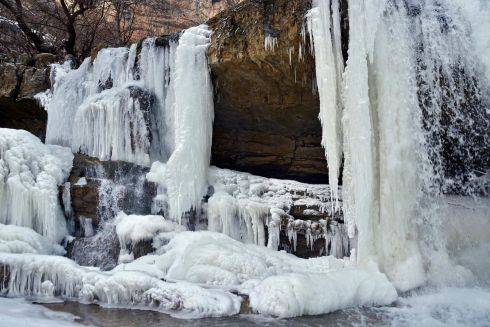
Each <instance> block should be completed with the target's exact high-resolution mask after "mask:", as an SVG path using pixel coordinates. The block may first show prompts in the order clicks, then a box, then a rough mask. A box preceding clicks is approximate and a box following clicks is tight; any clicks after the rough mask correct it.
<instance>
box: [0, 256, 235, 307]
mask: <svg viewBox="0 0 490 327" xmlns="http://www.w3.org/2000/svg"><path fill="white" fill-rule="evenodd" d="M0 264H4V265H7V266H9V267H10V269H11V270H10V282H9V284H8V289H4V290H3V292H5V295H7V296H34V297H42V298H45V299H49V298H53V296H55V295H56V296H61V297H64V298H71V299H78V300H79V301H82V302H96V303H99V304H101V305H107V306H132V307H146V308H151V309H154V310H161V311H165V312H169V313H174V314H176V313H179V314H187V315H188V316H189V317H207V316H223V315H233V314H236V313H238V311H239V309H240V302H241V299H240V298H239V297H238V296H236V295H233V294H231V293H229V292H226V291H223V290H218V289H204V288H202V287H199V286H197V285H191V284H189V283H185V282H179V283H167V282H164V281H162V280H160V279H158V278H155V277H152V276H151V274H148V273H146V272H138V271H131V270H130V269H126V266H125V265H122V266H119V267H117V268H116V269H114V270H113V271H110V272H101V271H100V270H98V269H97V268H87V267H81V266H79V265H77V264H76V263H75V262H73V261H71V260H69V259H67V258H64V257H57V256H42V255H28V254H17V255H12V254H0Z"/></svg>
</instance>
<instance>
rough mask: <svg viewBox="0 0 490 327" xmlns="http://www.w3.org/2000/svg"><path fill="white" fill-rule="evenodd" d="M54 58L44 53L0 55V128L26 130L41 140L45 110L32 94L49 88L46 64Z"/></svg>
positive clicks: (45, 119)
mask: <svg viewBox="0 0 490 327" xmlns="http://www.w3.org/2000/svg"><path fill="white" fill-rule="evenodd" d="M55 60H56V57H55V56H53V55H51V54H47V53H41V54H38V55H36V56H35V57H34V58H29V56H27V55H20V56H19V57H18V58H16V59H15V60H13V59H11V58H0V80H1V81H2V83H1V84H0V127H9V128H17V129H25V130H27V131H29V132H31V133H33V134H34V135H36V136H38V137H39V138H41V139H44V136H45V133H46V121H47V113H46V111H45V110H44V109H43V108H41V107H40V106H39V104H38V103H37V101H36V100H35V99H34V95H35V94H37V93H39V92H41V91H44V90H46V89H47V88H49V86H50V84H49V70H50V69H49V64H50V63H52V62H54V61H55Z"/></svg>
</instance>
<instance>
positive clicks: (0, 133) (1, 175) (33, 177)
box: [0, 128, 73, 243]
mask: <svg viewBox="0 0 490 327" xmlns="http://www.w3.org/2000/svg"><path fill="white" fill-rule="evenodd" d="M72 161H73V155H72V154H71V151H70V150H69V149H67V148H62V147H59V146H53V145H44V144H43V143H41V141H40V140H39V139H38V138H37V137H35V136H34V135H32V134H30V133H29V132H26V131H22V130H11V129H4V128H2V129H0V223H2V224H9V225H17V226H24V227H29V228H32V229H34V230H35V231H36V232H38V233H39V234H41V235H43V236H45V237H47V238H48V239H49V240H50V241H52V242H56V243H58V242H60V241H61V240H62V238H63V237H64V236H65V235H66V234H67V231H66V223H65V217H64V215H63V212H62V210H61V206H60V204H59V201H58V186H59V185H61V184H62V183H63V182H64V181H65V180H66V178H67V177H68V174H69V172H70V170H71V167H72Z"/></svg>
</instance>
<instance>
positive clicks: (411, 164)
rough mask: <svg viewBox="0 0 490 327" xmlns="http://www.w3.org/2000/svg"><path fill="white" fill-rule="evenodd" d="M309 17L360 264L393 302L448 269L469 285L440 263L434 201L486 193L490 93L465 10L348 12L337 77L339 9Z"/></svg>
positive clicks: (321, 8)
mask: <svg viewBox="0 0 490 327" xmlns="http://www.w3.org/2000/svg"><path fill="white" fill-rule="evenodd" d="M471 3H472V5H474V6H478V2H477V1H471ZM313 6H314V8H313V9H312V10H311V11H310V12H309V14H308V24H309V25H308V26H309V32H310V35H311V36H312V39H313V43H314V48H315V60H316V65H317V70H316V72H317V83H318V86H319V94H320V101H321V105H320V119H321V121H322V126H323V138H324V142H323V143H322V144H323V145H324V147H325V149H326V155H327V159H328V164H329V169H330V170H331V169H332V168H333V169H334V170H335V171H337V169H338V168H337V167H338V164H339V162H340V158H341V148H340V146H341V144H342V143H341V142H340V135H341V131H342V133H343V154H344V158H345V163H344V166H345V167H344V172H343V182H344V185H343V199H344V202H343V205H344V208H343V209H344V213H345V220H346V222H347V223H348V227H349V233H350V236H351V237H357V248H356V255H357V262H358V264H360V265H369V264H370V262H375V263H377V265H378V266H379V268H380V269H381V271H383V272H384V273H386V274H387V276H388V277H389V279H390V280H391V281H392V282H393V283H394V285H395V286H396V287H397V289H399V290H401V291H405V290H408V289H412V288H414V287H417V286H420V285H422V284H423V283H424V282H425V281H426V279H427V278H429V279H430V280H431V281H434V279H437V278H445V277H444V276H437V275H438V274H439V273H442V271H443V270H444V268H442V267H441V266H440V265H441V264H443V263H444V262H445V264H447V265H451V267H452V268H453V269H452V274H453V275H454V276H453V277H454V278H453V279H454V280H458V279H461V278H462V276H467V275H468V272H467V271H466V270H465V269H464V268H462V267H459V266H455V265H454V264H451V263H450V260H449V259H447V260H446V259H441V258H443V257H447V254H445V253H446V252H445V251H446V250H445V236H444V235H442V234H443V233H442V231H441V226H442V224H444V223H443V220H444V217H443V216H441V214H440V213H441V207H439V204H440V203H441V202H442V201H440V200H439V199H440V198H441V196H442V194H443V192H456V193H460V194H475V192H482V191H484V188H485V186H484V185H485V184H484V178H485V171H486V170H487V169H488V160H487V159H485V155H484V154H483V153H484V151H485V148H486V149H488V145H489V143H488V128H489V119H488V109H485V108H487V107H488V103H489V102H488V100H489V84H488V77H487V75H486V74H485V70H484V69H481V68H480V67H481V66H482V65H481V63H482V61H483V62H484V61H485V58H484V57H483V56H482V55H484V53H485V51H476V48H475V47H480V49H481V42H478V39H477V36H476V35H475V32H474V31H475V30H477V29H478V27H475V26H471V24H472V21H471V17H470V16H468V13H469V10H468V8H469V7H470V6H471V5H463V4H460V5H458V4H457V3H441V2H440V1H425V2H422V1H420V2H419V1H410V2H407V1H383V0H377V1H349V52H348V53H349V56H348V60H347V64H346V67H345V72H343V73H342V66H341V65H340V64H339V62H340V61H339V60H338V59H336V58H337V57H338V54H339V50H338V47H337V43H336V40H337V39H338V36H337V35H338V33H339V32H338V31H337V23H336V22H337V20H338V14H337V10H338V6H337V4H336V1H333V2H332V3H331V2H330V1H315V2H314V4H313ZM465 14H466V16H465ZM472 28H473V30H472ZM469 35H472V37H469ZM340 84H343V88H342V90H341V91H339V88H338V85H340ZM339 92H341V93H342V99H343V102H340V100H339V98H340V96H339ZM342 105H343V107H342ZM342 108H343V111H341V109H342ZM340 115H341V116H342V118H341V120H342V128H340V123H339V122H340V117H339V116H340ZM482 151H483V152H482ZM335 171H334V172H332V171H330V175H329V176H330V183H331V185H332V187H335V185H336V183H337V177H336V175H335V173H336V172H335ZM482 182H483V184H482ZM441 260H442V261H441ZM446 269H450V268H449V266H447V268H446ZM434 270H435V271H438V272H439V273H434V272H433V271H434Z"/></svg>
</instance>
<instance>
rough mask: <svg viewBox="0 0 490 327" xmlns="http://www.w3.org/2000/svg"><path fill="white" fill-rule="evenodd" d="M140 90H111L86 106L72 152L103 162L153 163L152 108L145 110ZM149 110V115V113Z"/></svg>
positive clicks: (77, 121)
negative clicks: (151, 154)
mask: <svg viewBox="0 0 490 327" xmlns="http://www.w3.org/2000/svg"><path fill="white" fill-rule="evenodd" d="M135 92H137V89H133V88H123V89H109V90H106V91H103V92H102V93H100V94H97V95H95V96H93V97H92V98H91V99H90V101H89V102H86V103H84V104H82V105H81V106H80V107H79V109H78V110H77V113H76V115H75V119H74V122H73V123H74V125H75V126H78V127H77V128H75V129H74V131H73V141H72V149H73V151H74V152H77V151H81V152H82V153H85V154H88V155H89V156H92V157H96V158H99V159H101V160H124V161H129V162H134V163H136V164H140V165H148V164H149V162H150V156H149V152H150V128H149V126H148V123H147V118H148V117H149V115H150V112H148V108H142V104H141V102H140V100H138V99H137V98H136V97H135V96H134V93H135ZM145 111H147V112H145Z"/></svg>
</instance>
